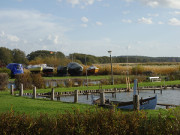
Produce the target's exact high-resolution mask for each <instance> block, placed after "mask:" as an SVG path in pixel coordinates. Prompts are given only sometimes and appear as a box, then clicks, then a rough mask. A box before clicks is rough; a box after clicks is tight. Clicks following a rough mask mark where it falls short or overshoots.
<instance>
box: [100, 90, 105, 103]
mask: <svg viewBox="0 0 180 135" xmlns="http://www.w3.org/2000/svg"><path fill="white" fill-rule="evenodd" d="M104 104H105V95H104V92H101V93H100V105H104Z"/></svg>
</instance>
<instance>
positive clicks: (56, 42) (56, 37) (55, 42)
mask: <svg viewBox="0 0 180 135" xmlns="http://www.w3.org/2000/svg"><path fill="white" fill-rule="evenodd" d="M58 38H59V37H58V35H55V38H54V44H58V43H59V42H58Z"/></svg>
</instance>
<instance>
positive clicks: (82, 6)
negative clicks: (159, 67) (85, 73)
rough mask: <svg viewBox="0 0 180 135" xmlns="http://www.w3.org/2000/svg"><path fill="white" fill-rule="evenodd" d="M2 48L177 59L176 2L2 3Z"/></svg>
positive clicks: (179, 20) (179, 7) (179, 6)
mask: <svg viewBox="0 0 180 135" xmlns="http://www.w3.org/2000/svg"><path fill="white" fill-rule="evenodd" d="M0 46H1V47H7V48H9V49H14V48H18V49H21V50H22V51H24V52H25V53H26V54H28V53H30V52H32V51H36V50H50V51H61V52H63V53H64V54H65V55H68V54H69V53H74V52H76V53H86V54H91V55H96V56H108V55H109V54H108V52H107V51H108V50H111V51H112V55H113V56H121V55H141V56H153V57H157V56H163V57H165V56H175V57H180V0H0Z"/></svg>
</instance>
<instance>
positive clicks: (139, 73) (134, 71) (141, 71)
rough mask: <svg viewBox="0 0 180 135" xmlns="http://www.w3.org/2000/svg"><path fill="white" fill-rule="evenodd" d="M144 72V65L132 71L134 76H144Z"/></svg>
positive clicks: (135, 67)
mask: <svg viewBox="0 0 180 135" xmlns="http://www.w3.org/2000/svg"><path fill="white" fill-rule="evenodd" d="M143 72H144V67H143V66H142V65H137V66H134V67H133V68H132V70H131V74H132V75H142V73H143Z"/></svg>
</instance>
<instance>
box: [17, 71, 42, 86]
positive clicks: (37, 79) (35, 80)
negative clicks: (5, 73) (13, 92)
mask: <svg viewBox="0 0 180 135" xmlns="http://www.w3.org/2000/svg"><path fill="white" fill-rule="evenodd" d="M21 83H22V84H23V89H25V90H26V89H32V87H33V86H36V87H37V88H38V89H40V88H45V82H44V79H43V78H42V76H41V74H30V73H24V74H18V75H15V85H16V88H17V89H20V87H21Z"/></svg>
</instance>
